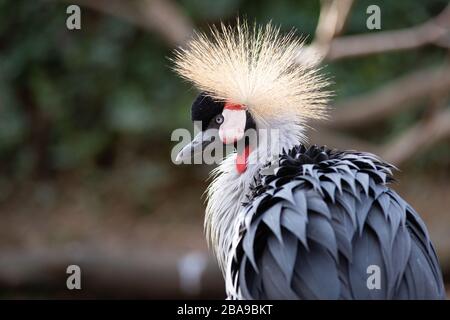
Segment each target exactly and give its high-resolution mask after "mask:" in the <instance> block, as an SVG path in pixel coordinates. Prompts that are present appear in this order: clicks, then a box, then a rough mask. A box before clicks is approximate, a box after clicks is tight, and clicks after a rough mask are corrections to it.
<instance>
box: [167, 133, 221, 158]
mask: <svg viewBox="0 0 450 320" xmlns="http://www.w3.org/2000/svg"><path fill="white" fill-rule="evenodd" d="M211 131H212V130H206V131H202V132H200V133H198V134H197V135H196V136H195V137H194V139H192V141H191V142H190V143H188V144H187V145H186V146H184V147H183V149H181V151H180V152H179V153H178V154H177V158H176V162H178V163H180V162H182V161H184V160H188V159H191V158H193V157H194V155H196V154H198V153H201V152H203V150H204V149H205V147H206V146H207V145H209V144H211V143H212V142H214V140H215V135H214V134H213V133H212V132H211Z"/></svg>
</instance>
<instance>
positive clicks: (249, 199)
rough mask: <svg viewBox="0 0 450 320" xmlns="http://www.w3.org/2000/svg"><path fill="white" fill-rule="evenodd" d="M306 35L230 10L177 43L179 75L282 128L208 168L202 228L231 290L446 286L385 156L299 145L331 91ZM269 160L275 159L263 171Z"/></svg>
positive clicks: (384, 293)
mask: <svg viewBox="0 0 450 320" xmlns="http://www.w3.org/2000/svg"><path fill="white" fill-rule="evenodd" d="M302 45H303V42H302V40H301V39H299V38H296V37H295V36H294V33H293V32H291V33H288V34H287V35H281V34H280V30H279V28H276V27H273V26H272V25H271V24H268V25H267V26H265V27H257V26H256V25H254V26H253V27H249V26H248V24H247V23H246V22H243V23H240V22H239V21H238V24H237V26H236V27H235V28H231V27H226V26H224V25H223V24H222V25H221V27H220V28H212V29H211V37H208V36H207V35H205V34H203V33H199V34H196V36H195V38H194V39H193V40H192V41H191V42H189V43H188V45H187V47H186V48H185V49H180V50H178V51H177V52H176V57H175V59H174V62H175V70H176V71H177V72H178V73H179V74H180V75H181V76H182V77H183V78H185V79H187V80H189V81H190V82H192V83H193V84H194V85H195V86H196V87H197V88H198V89H199V90H201V91H204V92H206V94H207V95H209V96H211V97H212V98H214V99H215V100H216V101H217V102H218V101H226V102H231V103H237V104H239V105H245V106H246V107H247V108H248V111H249V112H250V113H251V115H252V116H253V117H254V120H255V124H256V128H257V129H258V130H261V129H269V130H273V129H276V130H278V131H279V147H280V149H279V150H285V152H284V153H282V154H280V153H279V152H275V151H274V150H273V149H270V148H268V147H267V145H264V143H261V141H258V144H257V145H256V146H252V147H253V150H252V152H251V153H250V155H249V156H248V166H247V169H246V170H245V172H243V173H241V172H237V171H236V167H235V159H236V153H233V154H231V155H230V156H228V157H227V158H225V159H224V160H223V162H222V163H221V164H220V165H219V167H218V168H217V169H216V170H214V171H213V181H212V183H211V184H210V187H209V188H208V190H207V196H208V204H207V208H206V216H205V230H206V234H207V237H208V240H209V244H210V245H211V247H212V248H213V250H214V252H215V254H216V257H217V260H218V263H219V266H220V267H221V269H222V271H223V274H224V276H225V281H226V288H227V293H228V296H229V298H244V299H252V298H257V299H258V298H271V299H282V298H289V299H291V298H292V299H321V298H328V299H369V298H381V299H391V298H397V299H417V298H427V299H440V298H443V297H444V287H443V282H442V275H441V271H440V269H439V264H438V260H437V257H436V254H435V252H434V249H433V246H432V244H431V241H430V238H429V235H428V233H427V230H426V227H425V225H424V223H423V222H422V220H421V219H420V217H419V215H418V214H417V213H416V212H415V211H414V209H413V208H411V206H409V205H408V204H407V203H406V202H405V201H404V200H403V199H402V198H401V197H400V196H399V195H398V194H396V193H395V192H394V191H393V190H391V189H390V188H389V187H388V183H389V182H390V180H391V174H392V173H391V169H392V166H391V165H389V164H387V163H385V162H383V161H382V160H380V159H378V158H377V157H376V156H374V155H372V154H368V153H363V152H353V151H343V152H340V151H332V150H330V149H327V148H324V147H322V148H318V147H312V148H309V149H306V148H305V147H303V143H304V135H303V131H304V122H305V121H306V120H307V119H311V118H314V119H320V118H323V117H324V116H325V110H326V103H327V100H328V97H329V95H330V94H329V92H328V91H327V90H326V86H327V81H326V80H325V79H324V77H323V76H321V75H320V74H319V73H318V70H317V69H316V68H315V67H314V66H313V65H314V63H312V64H311V63H310V61H309V62H308V63H303V64H301V63H300V64H298V61H301V60H302V56H301V52H302V50H301V48H302ZM299 53H300V56H298V55H299ZM308 59H310V57H308ZM201 101H203V98H202V100H201ZM198 103H199V104H201V102H198ZM206 105H207V104H206V103H205V104H204V105H201V107H199V108H197V109H196V110H197V111H198V112H201V110H203V109H202V108H203V107H206ZM215 107H216V108H217V109H220V110H221V109H222V108H224V106H221V105H215ZM217 112H220V111H217ZM219 115H220V113H219ZM211 119H213V118H211V117H209V116H208V117H205V119H204V120H205V121H204V122H205V123H206V124H208V123H210V122H211ZM222 120H223V118H222ZM258 137H260V136H258ZM263 142H264V139H263ZM255 159H257V160H255ZM270 162H271V165H274V164H275V165H278V168H277V169H276V170H275V171H274V172H273V173H267V172H265V174H264V175H263V174H262V173H263V169H265V168H266V167H267V165H268V163H270ZM371 265H376V266H378V267H379V268H380V269H381V273H382V274H381V285H382V288H381V289H379V290H378V289H377V290H375V291H373V290H371V289H369V288H368V287H367V285H366V280H367V277H368V275H367V272H366V271H367V268H368V267H369V266H371Z"/></svg>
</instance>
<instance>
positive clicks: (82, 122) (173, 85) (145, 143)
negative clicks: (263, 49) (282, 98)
mask: <svg viewBox="0 0 450 320" xmlns="http://www.w3.org/2000/svg"><path fill="white" fill-rule="evenodd" d="M446 3H447V1H443V0H430V1H421V0H414V1H412V0H407V1H405V0H403V1H380V0H378V1H376V0H368V1H357V2H356V4H355V6H354V8H353V10H352V14H351V17H350V19H349V21H348V27H347V33H348V34H353V33H365V32H368V30H367V29H366V27H365V19H366V13H365V9H366V8H367V6H368V5H370V4H378V5H379V6H380V7H381V8H382V27H383V29H392V28H403V27H408V26H412V25H414V24H417V23H420V22H423V21H426V20H427V19H428V18H429V17H431V16H433V15H435V14H436V13H438V12H439V11H440V10H441V9H442V8H443V7H444V6H445V5H446ZM179 4H180V6H181V7H182V8H183V9H184V10H185V12H186V14H187V15H188V16H189V17H190V18H191V19H193V21H194V22H195V23H196V25H197V26H198V27H199V28H204V27H206V25H207V24H210V23H214V22H218V21H220V20H222V21H233V20H234V19H235V17H236V16H237V15H239V16H245V17H247V18H248V19H250V20H256V21H257V22H260V23H263V22H266V21H269V20H272V21H274V22H275V23H276V24H280V25H281V26H282V28H283V29H286V30H289V29H291V28H292V27H295V28H297V29H298V30H299V31H300V32H302V33H303V34H305V35H307V36H309V39H310V38H311V36H312V35H313V32H314V29H315V25H316V23H317V19H318V13H319V8H320V3H319V1H297V0H289V1H271V0H264V1H250V0H219V1H207V0H180V1H179ZM66 6H67V3H64V2H58V1H6V0H0V168H1V169H0V170H1V173H2V179H3V180H2V181H4V180H5V179H6V180H10V179H11V180H19V181H21V180H25V179H29V178H30V177H32V176H36V175H37V176H41V175H52V174H55V173H58V172H62V171H68V170H69V171H70V170H97V169H98V168H102V167H105V166H110V165H113V164H114V162H115V161H116V159H117V157H118V156H119V155H120V154H122V153H128V154H130V153H131V154H132V155H134V156H136V157H140V156H142V150H146V149H147V153H146V154H147V156H148V157H155V158H158V155H157V154H155V153H156V152H152V151H150V150H151V148H152V146H154V145H158V146H161V145H163V146H167V148H168V146H170V144H171V142H170V132H171V131H172V130H173V129H174V128H176V127H181V126H186V127H187V126H189V116H188V114H189V106H190V103H191V101H192V99H193V97H194V95H195V91H194V90H193V89H192V88H190V87H189V86H188V85H187V84H185V83H183V82H182V81H181V80H180V79H178V78H177V77H176V76H175V75H174V74H173V72H172V71H171V70H170V62H169V61H168V59H167V57H168V56H170V55H171V50H172V48H169V47H168V46H167V45H166V43H165V42H164V41H163V40H162V39H160V38H159V36H158V35H156V34H151V33H148V32H145V31H143V30H141V29H139V28H138V27H136V26H134V25H130V24H128V23H126V22H124V21H122V20H119V19H116V18H113V17H110V16H107V15H103V14H101V13H98V12H94V11H91V10H89V9H87V8H82V30H80V31H69V30H67V29H66V27H65V20H66V17H67V15H66V10H65V9H66ZM444 56H445V51H444V50H442V49H439V48H433V47H427V48H423V49H420V50H416V51H412V52H406V53H405V52H402V53H392V54H385V55H377V56H371V57H367V58H361V59H354V60H346V61H340V62H337V63H333V64H332V65H329V66H327V67H326V72H327V73H328V74H329V75H330V76H331V77H332V79H333V81H334V82H335V84H334V89H335V90H336V94H337V99H342V98H343V97H345V96H349V95H354V94H358V93H361V92H364V91H366V90H370V89H372V88H374V87H377V86H379V85H380V84H383V83H384V82H386V81H388V80H389V79H392V78H395V77H397V76H399V75H402V74H405V73H407V72H409V71H411V70H413V69H417V68H420V67H422V66H427V65H433V64H438V63H440V62H441V61H442V60H443V59H444ZM414 119H415V116H414V115H410V114H406V115H401V116H399V117H396V118H395V119H392V121H391V122H392V123H388V124H387V127H386V128H385V130H379V128H378V129H377V130H375V131H374V132H372V133H371V134H369V136H371V139H373V140H377V141H381V140H383V139H388V138H390V137H391V136H394V135H395V134H396V133H397V132H399V131H401V130H403V129H404V128H405V127H406V126H408V125H409V123H411V122H412V121H414ZM382 132H385V133H384V134H382ZM153 150H156V149H154V148H153ZM448 151H449V150H448V149H447V150H445V152H448ZM163 158H164V161H167V160H168V159H169V156H166V155H164V156H163ZM160 160H161V159H160ZM2 181H0V183H1V182H2Z"/></svg>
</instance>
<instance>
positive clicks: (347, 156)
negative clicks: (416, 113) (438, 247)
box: [226, 146, 445, 299]
mask: <svg viewBox="0 0 450 320" xmlns="http://www.w3.org/2000/svg"><path fill="white" fill-rule="evenodd" d="M279 165H280V166H279V168H278V169H277V170H276V172H275V173H274V174H272V175H264V176H260V177H259V178H258V179H257V180H256V182H255V183H254V184H252V186H251V188H252V190H251V192H250V193H249V194H248V195H249V199H248V200H247V202H246V204H244V205H243V206H242V207H243V209H242V210H243V212H244V213H243V215H242V221H241V225H240V228H239V230H238V231H237V233H236V234H235V235H234V236H235V239H236V241H235V243H234V245H233V247H232V248H231V249H230V251H229V255H230V257H229V264H228V267H227V269H226V272H227V275H226V278H227V280H228V282H227V290H228V294H229V297H230V298H240V299H242V298H243V299H440V298H444V294H445V293H444V288H443V285H442V276H441V272H440V269H439V264H438V261H437V257H436V254H435V252H434V249H433V245H432V243H431V240H430V238H429V236H428V233H427V231H426V228H425V225H424V223H423V222H422V220H421V218H420V217H419V216H418V214H417V213H416V212H415V211H414V209H413V208H412V207H411V206H410V205H408V204H407V203H406V202H405V201H404V200H403V199H402V198H401V197H400V196H399V195H398V194H397V193H396V192H395V191H393V190H392V189H390V188H389V187H388V186H387V185H386V184H387V183H388V182H389V181H391V179H392V176H391V174H392V173H391V169H392V166H391V165H389V164H386V163H384V162H382V161H381V160H380V159H378V158H377V157H375V156H374V155H371V154H368V153H359V152H351V151H347V152H339V151H332V150H329V149H327V148H325V147H321V148H319V147H317V146H311V147H309V148H305V147H304V146H296V147H294V148H292V149H291V150H290V151H289V152H287V153H285V154H283V155H281V156H280V159H279ZM373 268H378V269H376V270H377V272H379V273H378V274H379V276H380V282H379V286H378V287H371V286H370V279H369V278H370V275H371V273H372V272H373V270H374V269H373ZM368 280H369V281H368ZM368 282H369V284H368Z"/></svg>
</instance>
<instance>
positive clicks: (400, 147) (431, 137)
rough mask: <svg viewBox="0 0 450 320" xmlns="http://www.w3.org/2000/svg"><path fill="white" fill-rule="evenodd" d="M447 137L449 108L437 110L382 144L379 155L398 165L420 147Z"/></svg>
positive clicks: (449, 130)
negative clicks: (427, 117)
mask: <svg viewBox="0 0 450 320" xmlns="http://www.w3.org/2000/svg"><path fill="white" fill-rule="evenodd" d="M447 137H450V109H447V110H444V111H441V112H437V113H436V114H435V115H434V116H433V117H432V118H431V119H425V120H423V121H421V122H419V123H417V124H416V125H414V126H413V127H411V128H409V129H408V130H407V131H406V132H404V133H402V134H401V135H400V136H399V137H398V138H396V139H395V140H393V141H392V142H390V143H389V144H387V145H386V146H384V147H383V149H382V150H381V156H382V157H383V158H384V159H386V160H387V161H389V162H391V163H394V164H396V165H400V164H403V163H404V162H406V161H407V160H408V159H410V158H412V157H413V156H414V155H415V154H417V153H418V152H419V151H421V149H423V148H425V147H428V146H431V145H433V144H435V143H436V142H438V141H440V140H441V139H443V138H447Z"/></svg>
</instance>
